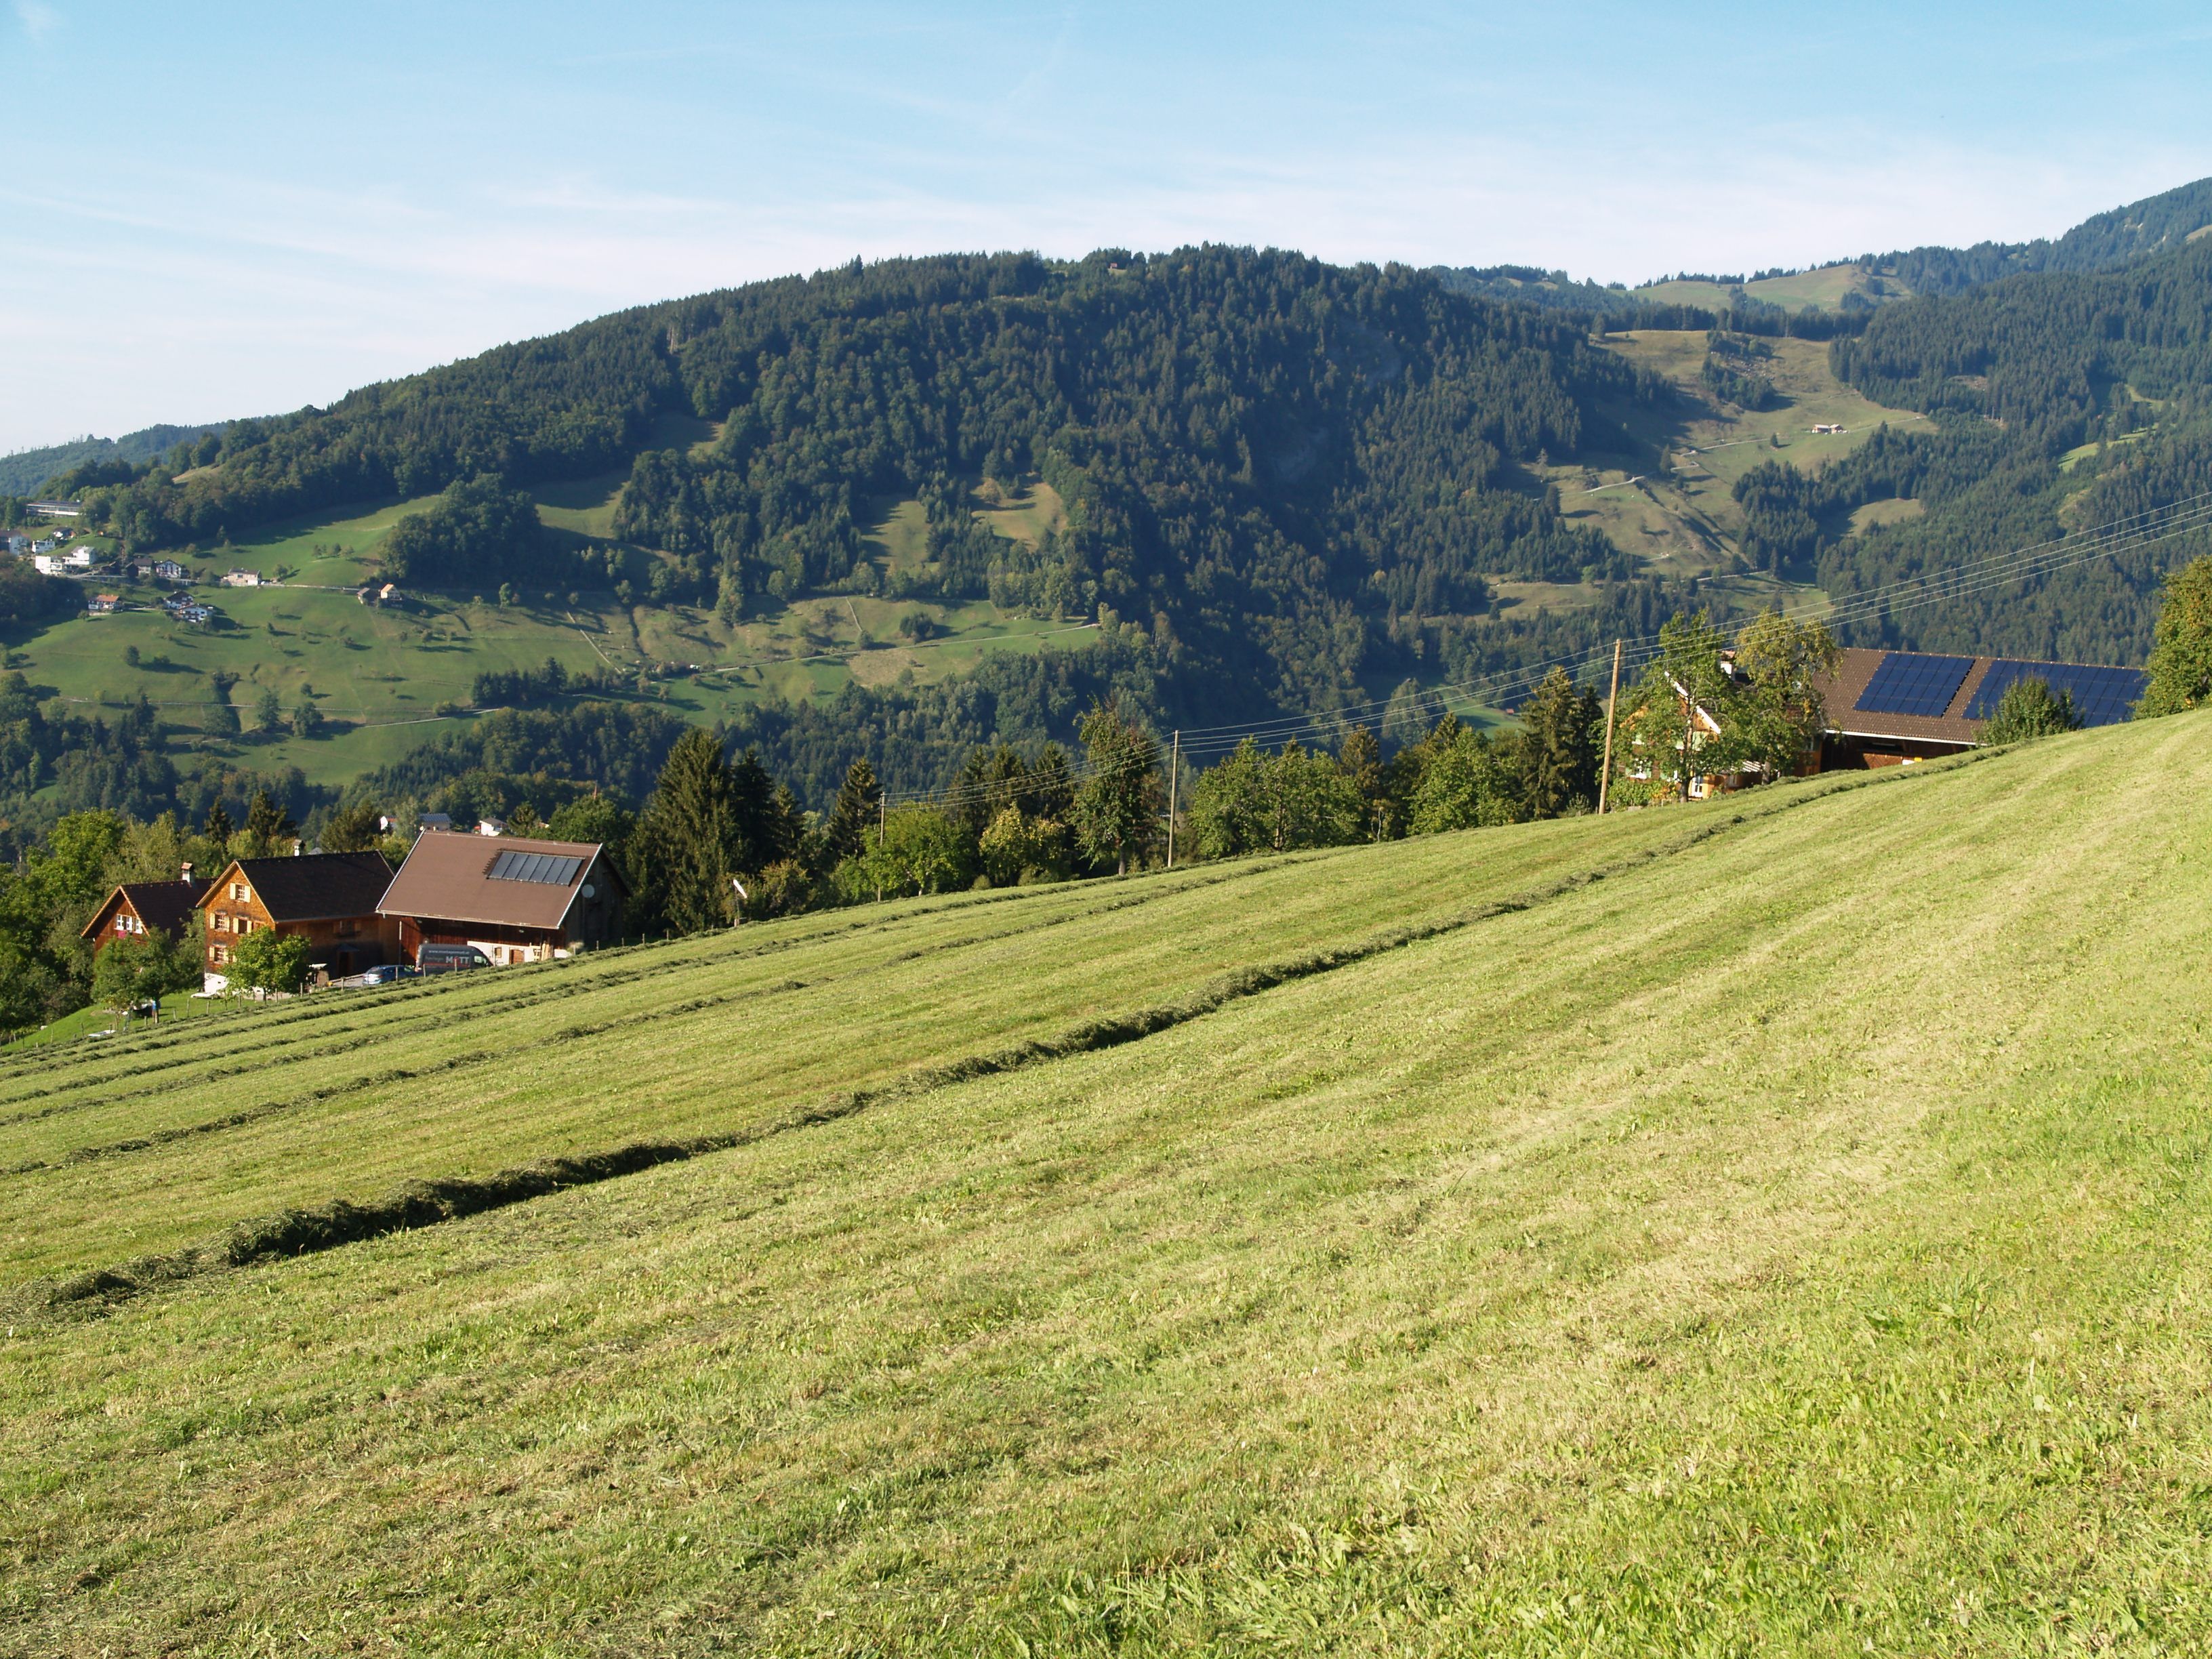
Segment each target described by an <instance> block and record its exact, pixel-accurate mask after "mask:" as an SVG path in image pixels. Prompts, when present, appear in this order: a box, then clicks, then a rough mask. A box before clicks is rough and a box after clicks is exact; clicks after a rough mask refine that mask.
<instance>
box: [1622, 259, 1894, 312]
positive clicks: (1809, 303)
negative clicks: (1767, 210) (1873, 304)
mask: <svg viewBox="0 0 2212 1659" xmlns="http://www.w3.org/2000/svg"><path fill="white" fill-rule="evenodd" d="M1883 286H1884V292H1885V293H1887V294H1888V295H1891V296H1894V295H1895V293H1896V291H1897V288H1898V284H1897V283H1896V282H1895V279H1891V280H1890V281H1889V282H1887V283H1885V284H1884V285H1883ZM1743 291H1744V292H1745V293H1746V294H1747V295H1750V296H1751V297H1752V298H1753V299H1754V300H1764V301H1766V303H1767V304H1769V305H1776V306H1780V307H1782V308H1783V309H1784V310H1785V311H1803V310H1806V309H1808V308H1810V309H1813V310H1815V311H1833V310H1835V309H1836V308H1837V307H1838V306H1840V305H1842V304H1843V302H1844V295H1846V294H1853V293H1856V294H1861V295H1867V296H1869V298H1875V299H1880V298H1881V297H1882V295H1877V294H1875V292H1874V290H1873V289H1872V288H1871V287H1870V286H1869V283H1868V282H1867V279H1866V277H1865V276H1864V275H1863V273H1862V272H1861V271H1860V270H1859V268H1858V267H1857V265H1822V266H1820V267H1819V268H1818V269H1817V270H1801V271H1799V272H1798V273H1797V274H1796V276H1769V277H1767V278H1766V279H1765V281H1763V282H1757V283H1745V284H1744V290H1743ZM1636 295H1637V297H1638V299H1644V300H1651V301H1656V302H1657V303H1659V304H1662V305H1685V306H1705V307H1709V308H1711V309H1713V310H1723V309H1725V308H1726V307H1727V306H1728V303H1729V290H1728V289H1724V288H1723V287H1722V286H1721V285H1720V284H1719V283H1649V284H1647V285H1646V286H1644V287H1643V288H1640V289H1637V290H1636Z"/></svg>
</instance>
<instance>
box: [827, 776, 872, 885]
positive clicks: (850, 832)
mask: <svg viewBox="0 0 2212 1659" xmlns="http://www.w3.org/2000/svg"><path fill="white" fill-rule="evenodd" d="M883 798H884V791H883V786H882V785H880V784H878V782H877V781H876V769H875V768H874V767H872V766H871V765H869V764H868V763H867V760H866V757H862V758H861V759H860V760H856V761H854V763H852V764H851V765H850V766H848V767H847V768H846V769H845V782H844V786H843V787H842V788H840V789H839V790H838V791H837V800H836V805H833V806H832V807H831V808H830V809H829V823H827V824H826V825H825V826H824V828H823V856H824V857H825V858H826V859H827V860H828V861H829V863H830V864H832V865H836V864H837V863H839V862H841V861H842V860H846V859H856V858H858V857H860V854H863V853H865V852H866V851H867V849H868V837H869V836H870V835H871V834H872V833H873V831H874V829H875V827H876V818H877V813H878V811H879V803H880V802H881V801H882V800H883Z"/></svg>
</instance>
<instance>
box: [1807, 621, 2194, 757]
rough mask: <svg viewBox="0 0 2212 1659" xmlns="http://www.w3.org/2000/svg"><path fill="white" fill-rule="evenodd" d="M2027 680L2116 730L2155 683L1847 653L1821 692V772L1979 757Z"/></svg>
mask: <svg viewBox="0 0 2212 1659" xmlns="http://www.w3.org/2000/svg"><path fill="white" fill-rule="evenodd" d="M2024 679H2040V680H2043V681H2045V683H2046V684H2049V685H2050V687H2051V690H2053V691H2058V692H2065V693H2067V694H2069V695H2070V696H2072V697H2073V699H2074V706H2075V710H2076V712H2077V713H2079V714H2080V715H2081V720H2082V723H2083V724H2084V725H2087V726H2112V725H2116V724H2118V722H2119V721H2121V720H2126V719H2127V718H2128V717H2129V715H2130V714H2131V713H2132V712H2133V710H2134V708H2135V705H2136V702H2139V701H2140V700H2141V699H2142V694H2143V690H2144V689H2145V687H2146V686H2148V684H2149V680H2150V677H2149V675H2148V673H2147V672H2146V671H2144V670H2142V669H2140V668H2122V667H2117V666H2113V665H2106V664H2099V663H2071V662H2038V661H2033V660H2031V659H2025V658H2015V657H1966V656H1946V655H1942V654H1940V653H1934V652H1926V651H1873V650H1867V649H1863V648H1857V647H1854V648H1851V649H1848V650H1845V651H1843V652H1841V653H1838V656H1837V659H1836V671H1835V672H1834V673H1833V674H1832V675H1831V676H1830V677H1828V678H1826V680H1824V681H1823V682H1821V684H1820V694H1821V698H1822V700H1823V702H1826V706H1827V714H1828V719H1827V731H1826V733H1825V734H1824V736H1823V738H1822V741H1821V744H1820V769H1821V770H1822V771H1824V772H1834V771H1852V770H1859V769H1864V768H1867V767H1874V766H1898V765H1901V764H1903V763H1905V762H1907V761H1917V760H1929V759H1932V758H1934V757H1936V756H1938V755H1954V754H1956V753H1958V752H1959V751H1960V750H1962V749H1971V748H1972V747H1973V746H1974V745H1975V744H1977V743H1978V742H1980V741H1981V733H1982V728H1983V727H1984V726H1986V725H1987V724H1988V723H1989V720H1990V716H1991V715H1993V714H1996V711H1997V702H1998V699H2000V698H2001V697H2002V696H2004V694H2005V690H2006V689H2007V688H2008V687H2009V686H2011V685H2014V684H2016V683H2018V682H2019V681H2021V680H2024Z"/></svg>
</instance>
